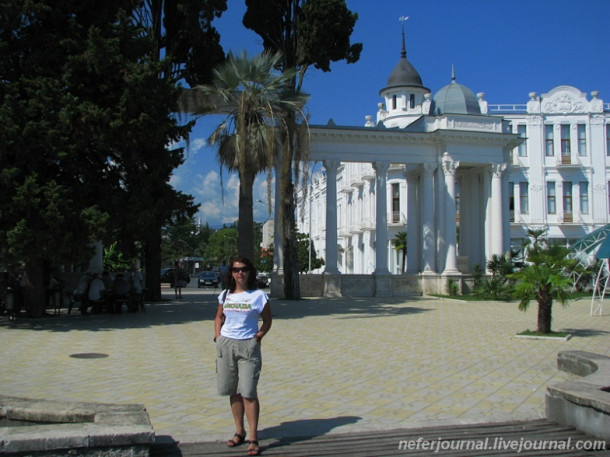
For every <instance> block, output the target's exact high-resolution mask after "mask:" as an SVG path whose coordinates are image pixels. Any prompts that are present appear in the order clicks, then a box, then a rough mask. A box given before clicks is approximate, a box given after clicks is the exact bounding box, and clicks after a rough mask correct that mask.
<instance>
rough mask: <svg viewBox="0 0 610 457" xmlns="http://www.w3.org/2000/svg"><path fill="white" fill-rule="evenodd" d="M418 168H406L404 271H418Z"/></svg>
mask: <svg viewBox="0 0 610 457" xmlns="http://www.w3.org/2000/svg"><path fill="white" fill-rule="evenodd" d="M417 177H418V169H415V168H408V169H407V172H406V173H405V178H407V268H406V269H405V273H418V272H419V252H420V250H419V248H420V246H421V240H420V236H419V235H420V231H419V226H420V218H419V211H418V209H419V207H418V205H417Z"/></svg>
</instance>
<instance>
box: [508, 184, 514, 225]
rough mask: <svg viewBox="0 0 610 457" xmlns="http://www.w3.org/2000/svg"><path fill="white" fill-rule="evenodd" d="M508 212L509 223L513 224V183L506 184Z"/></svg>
mask: <svg viewBox="0 0 610 457" xmlns="http://www.w3.org/2000/svg"><path fill="white" fill-rule="evenodd" d="M508 211H509V214H510V222H515V183H514V182H509V183H508Z"/></svg>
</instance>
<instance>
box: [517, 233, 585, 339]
mask: <svg viewBox="0 0 610 457" xmlns="http://www.w3.org/2000/svg"><path fill="white" fill-rule="evenodd" d="M535 246H536V247H534V248H531V249H530V250H529V252H528V256H527V261H528V264H527V265H526V266H525V267H524V268H523V269H521V270H519V271H518V272H516V273H512V274H510V275H508V277H509V278H511V279H515V280H517V281H518V282H517V285H516V286H515V297H516V298H519V299H520V300H521V301H520V302H519V309H520V310H521V311H527V309H528V307H529V303H530V301H531V300H536V301H537V302H538V330H537V331H538V333H541V334H548V333H551V321H552V308H553V300H554V299H556V300H558V301H559V302H560V303H561V304H562V305H564V306H565V305H567V302H568V299H569V294H570V289H571V287H572V280H571V278H570V277H569V275H568V274H567V271H568V270H569V269H570V268H572V267H573V266H574V263H575V260H573V259H570V258H568V254H569V252H570V250H569V249H568V248H566V247H563V246H557V245H548V244H547V243H536V245H535Z"/></svg>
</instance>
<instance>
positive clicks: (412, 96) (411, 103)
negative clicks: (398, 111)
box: [409, 94, 415, 109]
mask: <svg viewBox="0 0 610 457" xmlns="http://www.w3.org/2000/svg"><path fill="white" fill-rule="evenodd" d="M409 108H411V109H413V108H415V94H410V95H409Z"/></svg>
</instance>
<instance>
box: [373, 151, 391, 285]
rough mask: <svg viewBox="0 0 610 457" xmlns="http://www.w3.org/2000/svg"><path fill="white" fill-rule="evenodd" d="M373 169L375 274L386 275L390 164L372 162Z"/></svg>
mask: <svg viewBox="0 0 610 457" xmlns="http://www.w3.org/2000/svg"><path fill="white" fill-rule="evenodd" d="M373 168H374V169H375V200H376V202H377V213H376V215H375V222H376V224H375V274H376V275H387V274H390V270H388V195H387V194H388V186H387V180H388V177H387V173H388V168H390V164H389V163H387V162H373Z"/></svg>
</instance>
